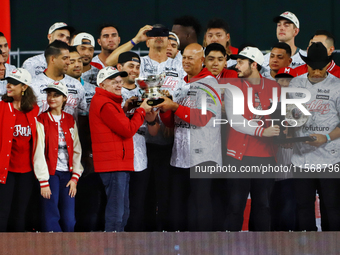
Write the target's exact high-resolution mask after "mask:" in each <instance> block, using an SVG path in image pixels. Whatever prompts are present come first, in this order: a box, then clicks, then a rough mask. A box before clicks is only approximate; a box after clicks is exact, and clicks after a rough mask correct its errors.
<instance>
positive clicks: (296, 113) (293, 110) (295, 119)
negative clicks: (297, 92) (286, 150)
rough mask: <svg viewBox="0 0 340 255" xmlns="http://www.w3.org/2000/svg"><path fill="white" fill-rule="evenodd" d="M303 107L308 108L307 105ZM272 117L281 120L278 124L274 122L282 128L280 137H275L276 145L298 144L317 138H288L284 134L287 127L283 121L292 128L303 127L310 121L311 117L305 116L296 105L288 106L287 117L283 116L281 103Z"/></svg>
mask: <svg viewBox="0 0 340 255" xmlns="http://www.w3.org/2000/svg"><path fill="white" fill-rule="evenodd" d="M303 106H304V107H305V108H307V107H306V105H305V104H303ZM271 116H272V117H273V119H279V120H280V121H279V122H277V123H275V121H274V124H276V125H279V126H280V135H279V136H274V143H297V142H305V141H314V140H315V138H314V137H311V136H305V137H293V138H286V135H285V134H284V133H283V130H284V129H285V127H283V126H282V125H281V122H282V121H286V123H288V124H289V125H290V126H292V127H301V126H303V125H304V124H305V123H306V122H307V121H308V118H309V116H307V115H304V114H303V112H301V110H300V109H299V108H298V107H297V106H296V105H295V104H287V106H286V115H283V116H282V115H281V103H278V107H277V108H276V110H275V112H274V113H273V114H272V115H271Z"/></svg>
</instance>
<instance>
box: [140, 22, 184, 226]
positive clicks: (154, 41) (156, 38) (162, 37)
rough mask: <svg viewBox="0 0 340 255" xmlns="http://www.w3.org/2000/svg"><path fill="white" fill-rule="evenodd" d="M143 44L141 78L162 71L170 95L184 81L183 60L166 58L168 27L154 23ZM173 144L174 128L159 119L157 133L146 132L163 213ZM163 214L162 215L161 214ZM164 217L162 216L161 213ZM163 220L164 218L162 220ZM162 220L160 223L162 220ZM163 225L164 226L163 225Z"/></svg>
mask: <svg viewBox="0 0 340 255" xmlns="http://www.w3.org/2000/svg"><path fill="white" fill-rule="evenodd" d="M146 35H147V37H148V38H147V40H146V45H147V47H148V48H149V54H148V55H147V56H144V57H141V65H140V77H147V76H148V75H157V74H160V73H165V75H166V76H165V79H164V82H163V86H162V90H166V91H168V93H169V94H170V95H172V94H173V91H174V89H175V87H176V86H179V84H180V83H181V82H183V81H182V80H183V77H184V71H183V67H182V63H181V62H180V61H178V60H177V59H172V58H169V57H168V56H167V54H166V52H167V47H168V43H169V39H168V37H169V30H168V29H167V28H165V27H164V26H163V25H160V24H156V25H153V28H152V29H151V30H150V31H148V32H147V33H146ZM172 144H173V128H167V127H165V126H164V124H163V123H162V122H161V121H160V129H159V132H158V134H157V135H156V136H151V135H150V134H149V132H147V134H146V145H147V150H148V170H150V171H152V172H154V173H157V174H158V175H156V176H155V177H156V180H155V185H156V187H158V185H160V184H161V185H162V186H163V187H159V188H158V191H159V192H157V196H158V195H159V194H160V195H161V196H162V198H159V197H158V201H160V200H159V199H161V201H163V202H162V204H163V205H162V206H161V207H162V211H163V212H162V214H163V215H165V214H166V213H167V208H168V202H167V201H166V200H167V196H168V194H169V193H168V189H169V178H168V177H169V173H170V172H169V171H170V157H171V150H172ZM162 217H163V216H162ZM164 217H165V216H164ZM164 221H165V220H164ZM164 221H163V222H164ZM162 225H163V226H162ZM157 228H158V230H166V229H167V228H168V227H167V226H165V225H164V224H163V223H161V224H160V225H158V226H157Z"/></svg>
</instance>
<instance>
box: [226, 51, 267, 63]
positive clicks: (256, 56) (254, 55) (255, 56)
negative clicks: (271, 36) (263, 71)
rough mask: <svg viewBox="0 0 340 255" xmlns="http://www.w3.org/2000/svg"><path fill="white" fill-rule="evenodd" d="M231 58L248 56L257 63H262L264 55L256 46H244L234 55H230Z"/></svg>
mask: <svg viewBox="0 0 340 255" xmlns="http://www.w3.org/2000/svg"><path fill="white" fill-rule="evenodd" d="M230 58H231V59H238V58H242V59H244V58H248V59H251V60H253V61H254V62H256V63H257V64H259V65H262V64H263V62H264V57H263V54H262V52H261V51H260V50H259V49H258V48H256V47H245V48H244V49H243V50H242V51H241V52H239V53H238V54H235V55H230Z"/></svg>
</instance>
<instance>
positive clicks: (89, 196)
mask: <svg viewBox="0 0 340 255" xmlns="http://www.w3.org/2000/svg"><path fill="white" fill-rule="evenodd" d="M105 205H106V194H105V189H104V185H103V182H102V180H101V179H100V176H99V174H98V173H89V174H87V175H84V176H82V177H80V179H79V181H78V185H77V195H76V205H75V214H76V225H75V228H74V230H75V231H76V232H90V231H103V230H104V224H105V220H104V217H105Z"/></svg>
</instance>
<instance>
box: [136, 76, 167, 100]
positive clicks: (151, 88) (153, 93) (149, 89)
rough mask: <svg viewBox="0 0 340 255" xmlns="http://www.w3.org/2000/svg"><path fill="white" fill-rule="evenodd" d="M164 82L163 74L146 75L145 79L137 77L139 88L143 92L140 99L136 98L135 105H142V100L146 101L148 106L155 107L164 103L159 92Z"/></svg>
mask: <svg viewBox="0 0 340 255" xmlns="http://www.w3.org/2000/svg"><path fill="white" fill-rule="evenodd" d="M164 80H165V73H160V74H155V75H148V76H147V77H138V78H137V79H136V82H137V84H138V85H139V87H140V88H141V89H142V90H144V93H143V94H142V97H141V98H138V100H137V101H136V105H137V106H139V105H141V104H142V102H143V100H144V99H146V98H147V99H148V102H147V103H148V105H151V106H155V105H158V104H160V103H162V102H163V101H164V99H163V98H160V97H161V96H164V94H163V93H162V92H161V89H160V88H161V87H162V85H163V83H164Z"/></svg>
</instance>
